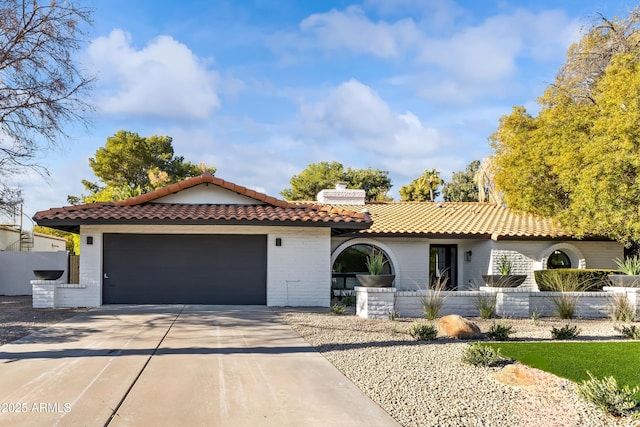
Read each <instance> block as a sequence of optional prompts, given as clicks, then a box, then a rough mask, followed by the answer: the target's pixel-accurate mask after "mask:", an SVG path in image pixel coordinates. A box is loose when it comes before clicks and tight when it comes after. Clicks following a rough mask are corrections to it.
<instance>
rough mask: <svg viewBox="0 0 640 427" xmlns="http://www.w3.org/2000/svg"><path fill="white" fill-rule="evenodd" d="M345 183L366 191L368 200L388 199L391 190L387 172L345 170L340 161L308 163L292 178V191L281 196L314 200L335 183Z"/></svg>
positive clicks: (288, 198) (287, 191)
mask: <svg viewBox="0 0 640 427" xmlns="http://www.w3.org/2000/svg"><path fill="white" fill-rule="evenodd" d="M340 181H345V182H347V185H348V187H349V188H358V189H363V190H365V193H366V196H365V198H366V200H367V201H385V200H389V197H388V196H387V192H388V191H389V189H390V188H391V179H390V178H389V172H388V171H383V170H380V169H372V168H367V169H353V168H348V169H347V170H346V171H345V169H344V166H343V165H342V163H340V162H336V161H333V162H320V163H311V164H310V165H309V166H307V168H306V169H304V170H303V171H302V172H300V173H299V174H298V175H294V176H293V177H291V180H290V181H289V184H291V188H287V189H284V190H282V191H281V192H280V194H281V195H282V196H283V197H284V198H285V199H286V200H315V199H316V196H317V195H318V193H319V192H320V191H322V190H326V189H330V188H335V186H336V183H338V182H340Z"/></svg>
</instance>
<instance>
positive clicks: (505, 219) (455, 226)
mask: <svg viewBox="0 0 640 427" xmlns="http://www.w3.org/2000/svg"><path fill="white" fill-rule="evenodd" d="M337 207H339V208H341V209H346V210H353V211H356V212H361V211H362V210H363V209H366V210H367V211H369V214H370V215H371V219H372V220H373V225H372V226H371V227H370V228H368V229H366V230H362V231H360V233H364V234H379V235H386V234H393V235H415V236H458V237H460V236H478V237H480V236H485V237H490V238H492V239H499V238H509V237H522V238H553V237H565V238H570V237H571V235H570V234H569V233H566V232H564V231H563V230H561V229H560V228H558V226H557V225H555V224H554V223H553V222H552V221H551V220H550V219H546V218H540V217H536V216H533V215H528V214H520V213H517V212H515V211H513V210H511V209H509V208H506V207H503V206H496V205H494V204H489V203H473V202H388V203H367V204H366V205H365V206H351V205H338V206H337Z"/></svg>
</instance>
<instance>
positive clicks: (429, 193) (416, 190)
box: [400, 169, 444, 202]
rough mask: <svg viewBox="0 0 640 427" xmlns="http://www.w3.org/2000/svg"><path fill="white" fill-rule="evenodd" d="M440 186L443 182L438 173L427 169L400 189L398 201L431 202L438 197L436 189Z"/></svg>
mask: <svg viewBox="0 0 640 427" xmlns="http://www.w3.org/2000/svg"><path fill="white" fill-rule="evenodd" d="M442 184H444V181H443V180H442V178H440V172H438V171H437V170H435V169H427V170H425V171H424V173H423V174H422V175H421V176H420V177H418V178H416V179H414V180H413V181H411V182H410V183H409V184H408V185H405V186H404V187H402V188H400V199H401V200H402V201H404V202H425V201H431V202H433V201H435V199H436V197H438V195H439V193H438V188H440V186H441V185H442Z"/></svg>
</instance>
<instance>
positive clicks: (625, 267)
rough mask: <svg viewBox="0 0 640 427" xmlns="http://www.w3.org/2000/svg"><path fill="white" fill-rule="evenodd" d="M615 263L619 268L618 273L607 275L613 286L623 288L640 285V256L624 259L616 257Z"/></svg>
mask: <svg viewBox="0 0 640 427" xmlns="http://www.w3.org/2000/svg"><path fill="white" fill-rule="evenodd" d="M615 263H616V265H617V266H618V269H619V270H620V274H609V275H607V277H608V278H609V281H610V282H611V283H613V286H620V287H624V288H638V287H640V257H638V255H635V256H633V257H631V258H626V259H625V260H624V261H622V260H620V259H618V258H616V260H615Z"/></svg>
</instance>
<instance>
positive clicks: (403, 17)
mask: <svg viewBox="0 0 640 427" xmlns="http://www.w3.org/2000/svg"><path fill="white" fill-rule="evenodd" d="M83 4H84V5H87V6H89V7H91V8H92V9H93V11H94V12H93V20H94V22H93V25H92V27H91V28H89V32H88V38H87V43H86V45H85V46H84V47H83V48H82V50H81V51H80V52H78V55H77V58H76V60H77V61H78V62H79V64H80V66H81V67H83V68H84V69H86V70H87V72H88V73H89V74H91V75H95V76H96V78H97V81H96V85H95V87H94V90H93V92H92V95H91V98H90V99H88V100H87V101H88V102H90V103H91V104H92V105H93V106H94V107H95V112H94V113H93V115H92V116H91V117H89V119H90V121H91V125H90V126H89V127H88V128H84V127H82V126H77V125H73V124H69V125H68V126H67V127H66V128H65V130H66V132H67V133H68V134H69V136H70V138H69V139H67V140H61V141H60V143H59V144H58V145H59V147H58V148H55V149H52V150H49V151H46V152H43V153H41V157H40V158H39V160H40V162H41V163H42V164H43V165H44V166H45V167H47V168H48V170H49V172H50V175H49V176H41V175H39V174H37V173H33V172H25V173H24V174H22V175H20V176H16V177H15V180H14V184H15V185H19V186H21V187H22V189H23V196H24V199H25V206H24V212H25V213H26V214H27V215H28V216H32V215H33V214H34V213H35V212H36V211H39V210H45V209H49V208H52V207H61V206H64V205H67V204H68V203H67V195H81V194H83V193H86V191H85V190H84V187H83V186H82V184H81V180H82V179H87V180H90V181H95V180H96V178H95V176H94V175H93V172H92V170H91V168H90V167H89V161H88V159H89V158H90V157H92V156H93V155H94V154H95V152H96V150H97V149H98V148H100V147H102V146H104V144H105V142H106V139H107V138H108V137H109V136H112V135H114V134H115V133H116V132H117V131H118V130H121V129H124V130H128V131H132V132H137V133H139V134H140V135H141V136H151V135H167V136H170V137H172V138H173V147H174V150H175V154H176V155H179V156H183V157H184V158H185V160H189V161H191V162H194V163H200V162H205V164H206V165H207V166H216V167H217V172H216V176H218V177H220V178H222V179H225V180H227V181H231V182H234V183H236V184H240V185H244V186H246V187H249V188H252V189H255V190H257V191H260V192H264V193H267V194H269V195H271V196H275V197H279V198H281V196H280V194H279V193H280V191H282V190H283V189H285V188H287V187H289V180H290V179H291V177H292V176H293V175H296V174H298V173H300V172H301V171H302V170H303V169H305V168H306V167H307V166H308V165H309V164H310V163H317V162H321V161H334V160H335V161H338V162H341V163H342V164H343V165H344V166H345V168H346V167H353V168H368V167H371V168H376V169H382V170H386V171H389V176H390V177H391V180H392V183H393V187H392V189H391V193H390V194H391V195H392V196H394V197H395V198H396V200H397V199H398V198H399V196H398V191H399V189H400V187H402V186H403V185H406V184H408V183H409V182H410V181H411V180H412V179H414V178H416V177H418V176H420V175H421V174H422V173H423V172H424V171H425V170H426V169H431V168H435V169H436V170H438V171H440V173H441V176H442V177H443V178H444V179H445V180H447V181H448V180H449V179H450V177H451V174H452V173H453V172H456V171H461V170H464V169H465V167H466V165H468V164H469V163H470V162H471V161H473V160H476V159H478V160H480V159H482V158H483V157H485V156H488V155H490V154H491V148H490V145H489V142H488V137H489V136H490V135H491V134H492V133H493V132H494V131H495V130H496V129H497V126H498V121H499V118H500V117H501V116H502V115H504V114H508V113H509V112H510V111H511V109H512V107H513V106H516V105H524V106H525V107H526V108H527V109H528V110H529V111H530V112H532V113H533V114H535V113H536V112H537V104H536V99H537V98H538V97H539V96H540V95H542V93H543V91H544V89H545V88H546V87H547V86H548V85H549V84H551V83H552V82H553V80H554V76H555V74H556V72H557V70H558V69H559V67H560V66H561V65H562V63H563V62H564V60H565V57H566V50H567V48H568V47H569V45H570V44H571V43H572V42H576V41H578V40H579V39H580V35H581V31H582V29H583V28H584V27H585V26H588V25H589V24H590V23H592V22H593V20H594V19H595V17H596V16H597V15H596V14H597V13H601V14H603V15H605V16H607V17H609V18H611V17H614V16H626V15H628V13H629V11H630V10H631V8H632V7H634V6H635V4H636V3H634V2H632V1H625V0H620V1H603V0H567V1H545V0H537V1H516V0H513V1H507V0H499V1H489V0H483V1H477V0H468V1H463V0H459V1H454V0H360V1H330V0H324V1H300V0H299V1H294V0H281V1H274V0H253V1H243V0H227V1H215V0H199V1H189V0H182V1H179V2H178V1H175V0H170V1H169V0H153V1H150V0H126V1H125V0H87V1H84V2H83Z"/></svg>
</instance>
